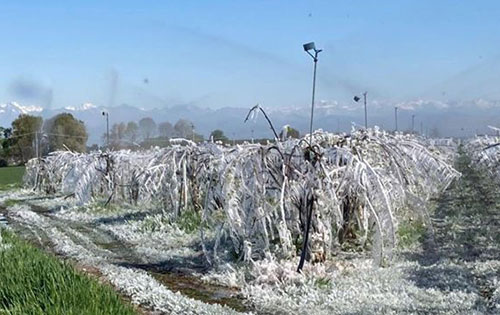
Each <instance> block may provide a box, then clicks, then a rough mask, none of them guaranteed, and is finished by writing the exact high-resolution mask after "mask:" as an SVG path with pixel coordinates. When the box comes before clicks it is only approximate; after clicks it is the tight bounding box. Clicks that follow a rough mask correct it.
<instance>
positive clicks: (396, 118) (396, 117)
mask: <svg viewBox="0 0 500 315" xmlns="http://www.w3.org/2000/svg"><path fill="white" fill-rule="evenodd" d="M394 121H395V125H396V129H394V130H395V131H398V107H397V106H396V107H394Z"/></svg>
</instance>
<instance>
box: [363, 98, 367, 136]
mask: <svg viewBox="0 0 500 315" xmlns="http://www.w3.org/2000/svg"><path fill="white" fill-rule="evenodd" d="M367 93H368V92H364V93H363V98H364V102H365V129H368V117H367V114H366V94H367Z"/></svg>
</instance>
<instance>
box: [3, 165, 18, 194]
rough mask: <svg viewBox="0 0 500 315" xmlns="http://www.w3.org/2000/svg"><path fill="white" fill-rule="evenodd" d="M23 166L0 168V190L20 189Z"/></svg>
mask: <svg viewBox="0 0 500 315" xmlns="http://www.w3.org/2000/svg"><path fill="white" fill-rule="evenodd" d="M23 175H24V166H10V167H0V190H8V189H12V188H18V187H21V185H22V183H23Z"/></svg>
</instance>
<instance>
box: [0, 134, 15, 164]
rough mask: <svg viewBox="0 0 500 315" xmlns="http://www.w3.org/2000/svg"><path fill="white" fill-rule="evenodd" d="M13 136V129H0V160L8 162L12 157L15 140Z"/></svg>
mask: <svg viewBox="0 0 500 315" xmlns="http://www.w3.org/2000/svg"><path fill="white" fill-rule="evenodd" d="M11 135H12V128H4V127H0V158H2V159H5V160H8V159H9V158H10V157H11V155H12V144H13V143H14V139H12V138H11V137H10V136H11Z"/></svg>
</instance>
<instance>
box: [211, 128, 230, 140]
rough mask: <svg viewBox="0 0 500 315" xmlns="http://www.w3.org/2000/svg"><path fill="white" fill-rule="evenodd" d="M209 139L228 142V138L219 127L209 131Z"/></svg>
mask: <svg viewBox="0 0 500 315" xmlns="http://www.w3.org/2000/svg"><path fill="white" fill-rule="evenodd" d="M210 139H213V140H214V141H222V142H228V141H229V139H228V138H227V137H226V136H225V135H224V132H223V131H222V130H220V129H215V130H214V131H212V132H211V133H210Z"/></svg>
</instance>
